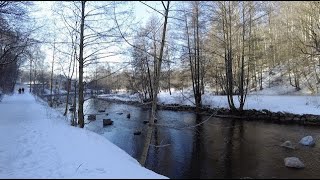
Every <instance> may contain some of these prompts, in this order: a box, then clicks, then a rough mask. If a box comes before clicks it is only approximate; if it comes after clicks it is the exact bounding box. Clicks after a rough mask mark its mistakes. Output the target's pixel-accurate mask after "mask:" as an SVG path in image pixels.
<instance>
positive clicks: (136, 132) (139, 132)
mask: <svg viewBox="0 0 320 180" xmlns="http://www.w3.org/2000/svg"><path fill="white" fill-rule="evenodd" d="M133 134H134V135H140V134H141V131H135V132H134V133H133Z"/></svg>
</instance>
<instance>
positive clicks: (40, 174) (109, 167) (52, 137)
mask: <svg viewBox="0 0 320 180" xmlns="http://www.w3.org/2000/svg"><path fill="white" fill-rule="evenodd" d="M25 92H26V93H25V94H13V95H12V96H6V97H5V98H4V99H3V101H2V102H0V114H1V118H0V123H1V126H0V144H1V146H0V162H1V163H0V178H139V179H145V178H157V179H158V178H167V177H165V176H162V175H159V174H157V173H155V172H153V171H151V170H148V169H146V168H144V167H142V166H141V165H140V164H139V163H138V161H137V160H135V159H134V158H132V157H131V156H130V155H128V154H127V153H126V152H124V151H123V150H121V149H120V148H118V147H117V146H115V145H114V144H112V143H111V142H110V141H108V140H107V139H105V138H104V137H102V136H100V135H98V134H96V133H94V132H91V131H89V130H87V129H81V128H78V127H72V126H70V125H68V123H67V121H66V120H65V119H64V117H63V116H62V115H60V114H59V113H58V112H57V111H55V110H53V109H51V108H49V107H48V106H46V105H44V104H43V102H41V101H40V100H37V99H36V98H35V97H34V96H32V95H31V94H29V93H28V91H25Z"/></svg>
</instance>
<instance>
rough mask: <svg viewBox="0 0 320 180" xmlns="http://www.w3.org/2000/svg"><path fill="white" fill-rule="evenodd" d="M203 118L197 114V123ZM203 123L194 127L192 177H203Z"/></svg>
mask: <svg viewBox="0 0 320 180" xmlns="http://www.w3.org/2000/svg"><path fill="white" fill-rule="evenodd" d="M201 120H202V116H201V115H199V114H196V122H195V124H199V123H200V122H201ZM202 137H203V124H200V125H199V126H196V127H195V128H194V136H193V146H192V153H191V156H192V158H191V164H190V171H189V172H190V176H189V177H190V178H201V169H202V161H203V157H204V156H205V151H204V147H203V142H204V141H203V139H202Z"/></svg>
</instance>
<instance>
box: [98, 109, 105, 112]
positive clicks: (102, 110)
mask: <svg viewBox="0 0 320 180" xmlns="http://www.w3.org/2000/svg"><path fill="white" fill-rule="evenodd" d="M98 112H106V110H105V109H99V110H98Z"/></svg>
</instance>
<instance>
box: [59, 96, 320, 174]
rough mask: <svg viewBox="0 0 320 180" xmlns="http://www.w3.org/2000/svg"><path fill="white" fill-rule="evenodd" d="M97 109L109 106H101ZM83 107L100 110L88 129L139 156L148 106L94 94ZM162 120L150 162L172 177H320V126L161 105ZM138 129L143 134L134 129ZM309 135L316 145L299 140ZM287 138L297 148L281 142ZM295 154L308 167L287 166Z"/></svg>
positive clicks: (159, 171)
mask: <svg viewBox="0 0 320 180" xmlns="http://www.w3.org/2000/svg"><path fill="white" fill-rule="evenodd" d="M99 109H106V112H98V110H99ZM61 110H62V108H61ZM85 113H86V114H95V113H98V115H97V120H96V121H92V122H90V123H89V124H87V125H86V128H87V129H89V130H91V131H94V132H96V133H98V134H100V135H102V136H104V137H105V138H107V139H108V140H109V141H111V142H112V143H114V144H115V145H117V146H118V147H120V148H121V149H123V150H124V151H125V152H127V153H128V154H130V155H131V156H132V157H134V158H135V159H137V160H139V158H140V156H141V154H142V150H143V145H144V141H145V136H146V131H147V125H146V124H144V123H143V121H145V120H148V119H149V116H150V109H144V108H141V107H137V106H132V105H128V104H121V103H112V102H107V101H104V100H97V99H90V100H88V101H86V102H85ZM121 113H123V114H121ZM128 113H130V115H131V116H130V118H127V114H128ZM107 114H108V115H107ZM106 118H110V119H112V120H113V121H114V122H113V125H112V126H107V127H103V124H102V119H106ZM205 120H207V121H205ZM202 121H205V123H203V124H201V125H200V126H196V127H193V128H186V127H188V126H192V125H195V124H197V123H199V122H202ZM158 124H165V125H167V126H170V127H162V126H159V127H156V128H155V130H154V132H153V133H154V134H153V139H152V146H150V149H149V153H148V157H147V161H146V168H148V169H150V170H152V171H155V172H157V173H159V174H162V175H165V176H167V177H169V178H187V179H189V178H245V177H251V178H319V177H320V168H319V167H320V140H319V137H320V131H319V127H307V126H300V125H280V124H272V123H265V122H261V121H239V120H232V119H225V118H223V119H220V118H214V117H211V118H210V117H209V116H200V115H196V114H195V113H192V112H181V111H180V112H179V111H177V112H175V111H168V110H160V111H158ZM172 127H174V128H172ZM136 130H141V131H142V134H141V135H134V134H133V133H134V131H136ZM307 135H312V136H313V137H314V138H316V145H315V146H314V147H305V146H302V145H300V144H299V143H298V142H299V141H300V139H301V138H302V137H304V136H307ZM286 140H290V141H291V142H292V143H293V145H294V146H296V149H295V150H291V149H285V148H283V147H280V145H281V144H282V143H283V142H284V141H286ZM153 145H161V147H155V146H153ZM291 156H294V157H298V158H299V159H300V160H301V161H302V162H303V163H304V164H305V166H306V167H305V168H304V169H291V168H287V167H285V166H284V158H286V157H291ZM124 173H125V172H124Z"/></svg>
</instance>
